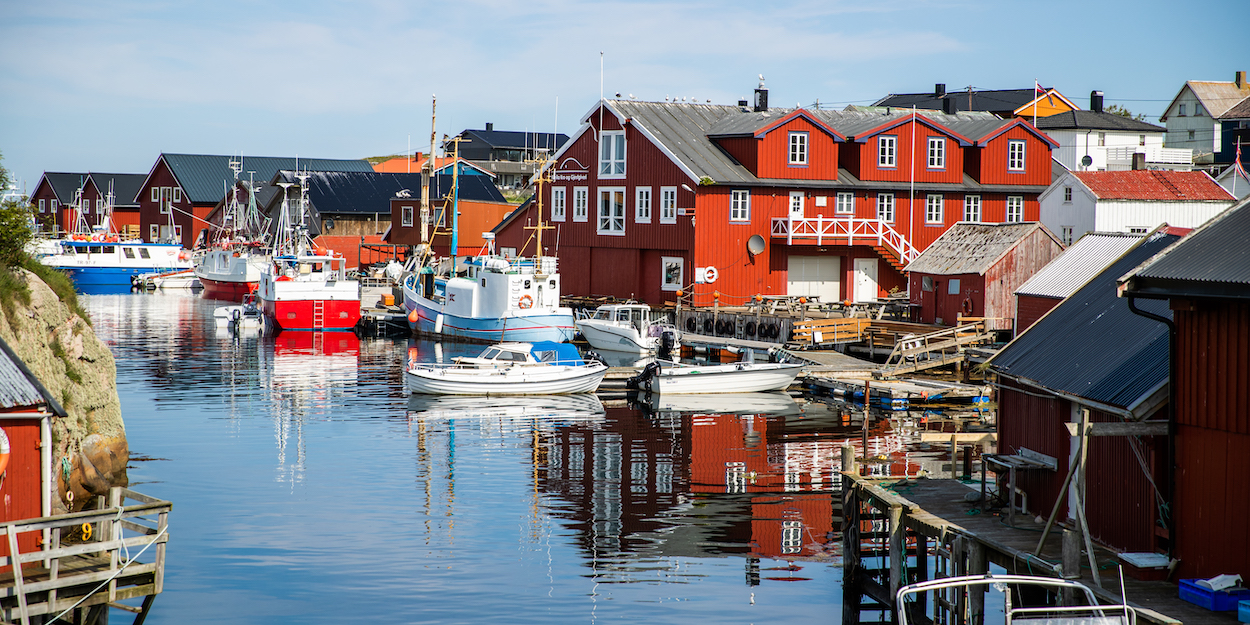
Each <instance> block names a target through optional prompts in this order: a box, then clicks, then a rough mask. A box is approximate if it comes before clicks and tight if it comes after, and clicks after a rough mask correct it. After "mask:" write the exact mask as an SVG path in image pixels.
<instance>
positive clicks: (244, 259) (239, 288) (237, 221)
mask: <svg viewBox="0 0 1250 625" xmlns="http://www.w3.org/2000/svg"><path fill="white" fill-rule="evenodd" d="M230 168H231V169H232V170H234V179H235V185H234V186H232V187H230V188H229V189H227V191H226V193H227V195H228V196H229V198H230V200H229V202H228V203H227V204H226V206H225V208H224V209H223V210H222V214H221V223H220V224H213V233H212V234H211V235H210V239H211V240H210V241H209V243H208V249H206V250H204V252H203V253H202V254H201V255H200V256H199V257H198V259H197V262H196V264H195V274H196V276H198V277H199V279H200V282H201V283H202V284H203V285H204V297H206V298H209V299H222V300H230V301H235V302H238V301H242V300H243V297H244V296H246V295H247V294H248V293H253V292H255V291H256V288H257V286H258V285H259V284H260V273H261V271H262V270H263V269H264V268H265V267H267V266H268V265H269V262H270V256H269V251H268V245H267V244H266V243H265V241H264V240H263V239H264V237H263V229H264V223H263V222H264V217H263V216H262V215H261V212H260V210H259V209H258V208H257V207H256V186H255V185H254V184H252V183H251V182H250V181H247V182H243V183H242V185H243V187H244V189H245V191H246V193H247V204H246V205H244V204H243V203H241V202H240V201H239V198H238V193H239V191H238V186H239V182H240V181H239V172H241V171H242V169H243V162H242V161H241V160H240V161H235V160H232V161H231V162H230Z"/></svg>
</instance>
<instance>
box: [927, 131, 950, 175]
mask: <svg viewBox="0 0 1250 625" xmlns="http://www.w3.org/2000/svg"><path fill="white" fill-rule="evenodd" d="M928 143H929V169H946V137H929V142H928Z"/></svg>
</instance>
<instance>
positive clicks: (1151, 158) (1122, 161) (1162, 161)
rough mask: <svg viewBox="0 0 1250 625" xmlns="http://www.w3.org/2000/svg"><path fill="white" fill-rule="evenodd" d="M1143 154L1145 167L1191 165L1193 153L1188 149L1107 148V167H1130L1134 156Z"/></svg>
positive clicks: (1150, 147)
mask: <svg viewBox="0 0 1250 625" xmlns="http://www.w3.org/2000/svg"><path fill="white" fill-rule="evenodd" d="M1138 153H1141V154H1145V155H1146V164H1147V165H1192V164H1193V162H1194V151H1193V150H1191V149H1189V148H1158V147H1154V146H1149V147H1141V146H1139V147H1132V146H1122V147H1110V148H1107V165H1108V166H1111V165H1113V164H1115V165H1127V166H1132V164H1133V155H1134V154H1138Z"/></svg>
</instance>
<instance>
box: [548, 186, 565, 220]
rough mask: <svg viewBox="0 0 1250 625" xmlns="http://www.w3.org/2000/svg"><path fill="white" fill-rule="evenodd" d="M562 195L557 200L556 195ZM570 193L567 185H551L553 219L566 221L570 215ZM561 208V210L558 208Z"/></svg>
mask: <svg viewBox="0 0 1250 625" xmlns="http://www.w3.org/2000/svg"><path fill="white" fill-rule="evenodd" d="M557 192H558V195H559V196H560V201H558V202H557V201H556V195H557ZM568 200H569V194H568V189H566V188H565V187H551V221H564V220H565V218H566V216H567V215H568V209H569V202H568ZM557 207H558V208H559V209H560V210H559V212H557V211H556V208H557Z"/></svg>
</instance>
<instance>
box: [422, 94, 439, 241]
mask: <svg viewBox="0 0 1250 625" xmlns="http://www.w3.org/2000/svg"><path fill="white" fill-rule="evenodd" d="M430 97H431V99H432V100H433V103H432V104H431V105H430V153H429V154H427V155H426V159H425V164H424V165H422V166H421V242H422V243H425V244H426V247H427V250H428V247H429V243H430V236H429V232H428V231H427V230H426V226H428V225H429V223H430V181H431V180H433V179H434V138H435V134H434V129H435V128H436V126H435V122H436V121H437V119H438V115H437V113H438V97H437V96H430ZM427 253H428V252H427Z"/></svg>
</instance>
